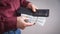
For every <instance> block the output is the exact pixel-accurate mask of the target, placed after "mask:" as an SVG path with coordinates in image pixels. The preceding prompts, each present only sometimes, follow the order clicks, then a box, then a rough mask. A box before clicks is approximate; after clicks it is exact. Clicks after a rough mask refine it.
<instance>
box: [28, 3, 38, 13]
mask: <svg viewBox="0 0 60 34" xmlns="http://www.w3.org/2000/svg"><path fill="white" fill-rule="evenodd" d="M27 8H30V9H32V11H33V12H36V9H38V8H37V7H36V6H35V5H33V4H31V3H28V5H27Z"/></svg>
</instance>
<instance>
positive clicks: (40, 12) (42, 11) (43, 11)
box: [17, 7, 49, 17]
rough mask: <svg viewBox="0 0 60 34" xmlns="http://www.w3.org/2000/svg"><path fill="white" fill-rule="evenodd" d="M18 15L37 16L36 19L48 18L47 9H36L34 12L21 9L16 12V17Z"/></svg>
mask: <svg viewBox="0 0 60 34" xmlns="http://www.w3.org/2000/svg"><path fill="white" fill-rule="evenodd" d="M20 14H27V15H31V16H38V17H48V16H49V9H36V12H33V11H32V10H31V9H28V8H24V7H21V8H20V9H19V11H17V15H20Z"/></svg>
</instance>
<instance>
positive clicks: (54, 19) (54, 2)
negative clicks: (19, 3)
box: [22, 0, 60, 34]
mask: <svg viewBox="0 0 60 34" xmlns="http://www.w3.org/2000/svg"><path fill="white" fill-rule="evenodd" d="M29 1H30V2H32V3H33V4H35V5H36V6H37V7H38V8H40V9H50V15H49V17H47V19H46V23H45V25H44V26H40V25H38V24H36V25H34V26H31V27H27V28H26V29H25V30H22V34H60V0H29Z"/></svg>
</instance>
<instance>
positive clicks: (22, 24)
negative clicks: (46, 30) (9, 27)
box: [17, 16, 34, 29]
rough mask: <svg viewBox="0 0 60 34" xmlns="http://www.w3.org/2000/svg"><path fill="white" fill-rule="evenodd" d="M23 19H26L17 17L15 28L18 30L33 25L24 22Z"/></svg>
mask: <svg viewBox="0 0 60 34" xmlns="http://www.w3.org/2000/svg"><path fill="white" fill-rule="evenodd" d="M25 19H28V18H27V17H21V16H19V17H17V27H18V28H20V29H24V28H25V27H27V26H32V25H34V24H33V23H28V22H25V21H24V20H25Z"/></svg>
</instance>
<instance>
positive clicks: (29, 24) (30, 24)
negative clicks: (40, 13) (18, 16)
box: [25, 23, 34, 27]
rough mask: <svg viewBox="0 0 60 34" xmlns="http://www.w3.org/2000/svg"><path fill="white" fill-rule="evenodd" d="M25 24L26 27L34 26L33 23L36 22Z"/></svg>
mask: <svg viewBox="0 0 60 34" xmlns="http://www.w3.org/2000/svg"><path fill="white" fill-rule="evenodd" d="M25 25H26V27H27V26H32V25H34V23H25Z"/></svg>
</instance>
